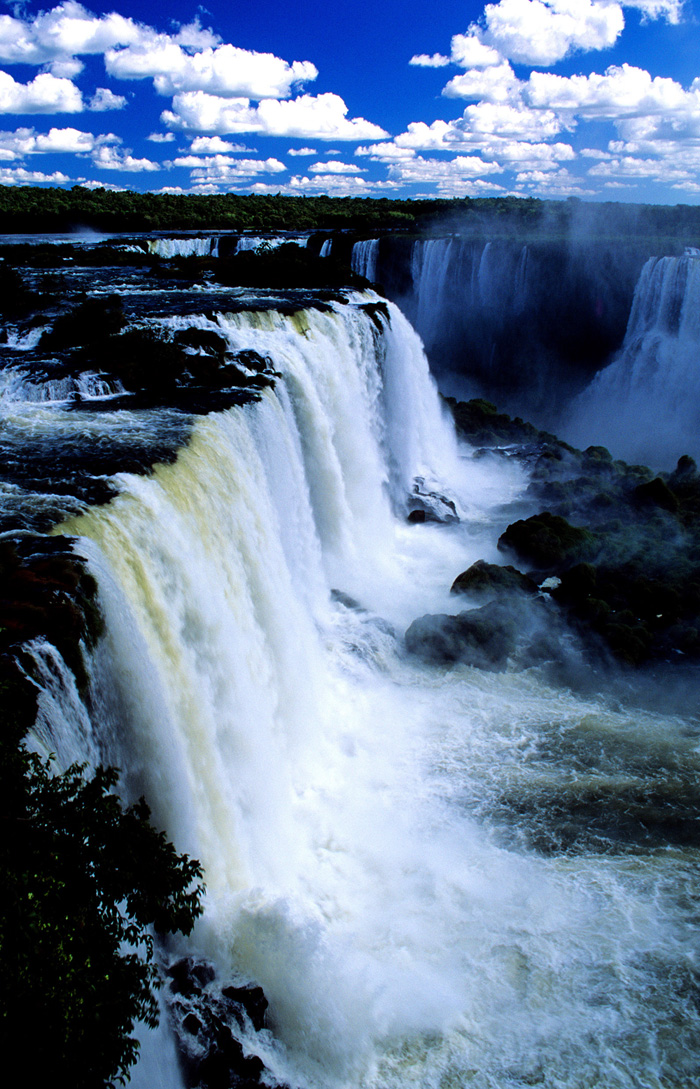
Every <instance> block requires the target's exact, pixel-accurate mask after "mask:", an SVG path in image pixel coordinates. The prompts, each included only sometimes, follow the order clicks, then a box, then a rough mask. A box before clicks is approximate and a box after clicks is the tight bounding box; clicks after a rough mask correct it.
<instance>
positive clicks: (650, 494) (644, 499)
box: [634, 476, 679, 514]
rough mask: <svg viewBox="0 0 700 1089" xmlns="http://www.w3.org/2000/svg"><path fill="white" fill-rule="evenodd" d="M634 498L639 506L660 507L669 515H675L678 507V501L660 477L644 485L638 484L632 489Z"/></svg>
mask: <svg viewBox="0 0 700 1089" xmlns="http://www.w3.org/2000/svg"><path fill="white" fill-rule="evenodd" d="M634 498H635V500H636V501H637V503H639V504H640V505H644V506H651V507H660V508H661V510H666V511H669V512H670V513H671V514H675V513H676V512H677V510H678V507H679V503H678V499H677V498H676V496H675V495H674V494H673V492H672V491H671V490H670V488H669V486H668V484H667V483H666V481H665V480H662V479H661V477H660V476H657V477H654V479H653V480H650V481H648V482H647V483H645V484H639V485H638V486H637V487H636V488H635V489H634Z"/></svg>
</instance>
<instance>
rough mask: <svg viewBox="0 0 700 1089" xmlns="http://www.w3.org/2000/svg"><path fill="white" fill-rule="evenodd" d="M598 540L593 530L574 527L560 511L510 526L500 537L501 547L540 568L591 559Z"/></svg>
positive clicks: (543, 514)
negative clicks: (595, 542) (559, 513)
mask: <svg viewBox="0 0 700 1089" xmlns="http://www.w3.org/2000/svg"><path fill="white" fill-rule="evenodd" d="M594 541H595V539H594V537H593V534H592V533H591V532H590V531H589V530H587V529H582V528H579V527H578V526H572V525H571V524H570V523H569V522H567V521H566V519H565V518H562V517H561V516H560V515H558V514H551V513H550V512H549V511H542V513H541V514H536V515H533V516H532V517H531V518H526V519H524V520H520V521H518V522H513V523H512V524H511V525H509V526H508V528H507V529H506V531H505V533H502V534H501V536H500V537H499V539H498V547H499V549H501V550H503V551H507V550H510V551H511V552H515V553H516V554H517V555H519V556H521V557H522V558H523V559H524V560H526V561H528V562H529V563H531V564H532V565H533V566H534V567H536V568H539V569H540V570H548V569H552V568H559V567H561V566H562V565H565V564H573V563H576V562H577V561H582V560H586V559H588V557H589V556H590V554H591V552H592V551H593V546H594Z"/></svg>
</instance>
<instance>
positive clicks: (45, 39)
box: [0, 0, 219, 65]
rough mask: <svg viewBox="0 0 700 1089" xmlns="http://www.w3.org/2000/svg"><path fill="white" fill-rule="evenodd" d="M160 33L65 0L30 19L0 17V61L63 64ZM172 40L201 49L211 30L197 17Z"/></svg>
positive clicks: (211, 41)
mask: <svg viewBox="0 0 700 1089" xmlns="http://www.w3.org/2000/svg"><path fill="white" fill-rule="evenodd" d="M159 37H160V35H158V34H156V32H155V31H154V30H153V29H152V28H151V27H148V26H145V25H143V24H141V23H137V22H135V21H134V20H133V19H130V18H125V17H124V16H122V15H119V14H118V13H117V12H110V13H109V14H108V15H99V16H97V15H93V14H92V13H91V12H89V11H88V10H87V9H86V8H84V7H83V6H82V4H78V3H76V2H75V0H66V2H65V3H63V4H59V5H58V6H57V7H55V8H52V9H51V11H43V12H41V13H40V14H39V15H37V16H36V17H35V18H34V19H21V18H17V17H14V16H11V15H2V16H0V61H2V62H4V63H5V64H52V65H53V64H57V63H67V62H68V60H69V58H71V57H75V56H77V55H80V54H95V53H106V52H107V51H108V50H110V49H114V48H116V47H118V46H121V47H130V46H133V47H136V48H144V47H145V46H147V44H149V43H153V42H154V40H157V39H158V38H159ZM172 40H173V41H174V42H176V43H178V44H181V45H185V46H190V47H192V48H207V47H211V46H212V45H214V44H215V43H216V42H218V40H219V39H218V38H217V37H216V35H214V34H212V32H211V31H210V30H204V29H202V27H201V26H200V25H199V23H198V22H194V23H191V24H189V25H188V26H183V27H181V28H180V30H179V32H178V33H177V34H175V35H174V36H173V37H172Z"/></svg>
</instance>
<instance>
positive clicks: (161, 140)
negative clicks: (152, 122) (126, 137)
mask: <svg viewBox="0 0 700 1089" xmlns="http://www.w3.org/2000/svg"><path fill="white" fill-rule="evenodd" d="M146 139H147V140H150V141H151V142H152V143H154V144H171V143H172V142H173V140H174V139H175V133H174V132H152V133H151V134H150V136H147V137H146Z"/></svg>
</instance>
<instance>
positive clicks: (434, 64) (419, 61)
mask: <svg viewBox="0 0 700 1089" xmlns="http://www.w3.org/2000/svg"><path fill="white" fill-rule="evenodd" d="M408 63H409V64H413V65H415V66H416V67H418V68H444V67H445V66H446V65H448V64H449V63H450V58H449V57H443V55H442V53H433V54H432V56H428V55H427V53H418V54H417V55H416V56H415V57H411V59H410V61H409V62H408Z"/></svg>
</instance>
